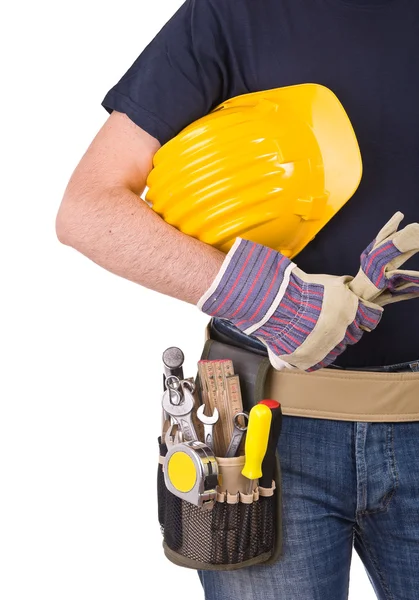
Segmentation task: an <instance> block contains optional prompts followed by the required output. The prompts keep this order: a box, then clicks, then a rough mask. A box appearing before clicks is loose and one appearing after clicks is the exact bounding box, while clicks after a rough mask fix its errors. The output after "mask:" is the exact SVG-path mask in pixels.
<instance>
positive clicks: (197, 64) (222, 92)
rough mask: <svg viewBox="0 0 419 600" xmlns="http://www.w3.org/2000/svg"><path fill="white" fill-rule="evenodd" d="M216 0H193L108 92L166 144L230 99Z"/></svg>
mask: <svg viewBox="0 0 419 600" xmlns="http://www.w3.org/2000/svg"><path fill="white" fill-rule="evenodd" d="M226 54H227V50H226V47H225V44H224V42H223V32H222V25H221V23H220V19H219V15H218V14H217V10H216V9H215V8H214V4H213V1H212V0H187V1H186V2H184V4H183V5H182V6H181V7H180V8H179V10H178V11H177V12H176V13H175V14H174V15H173V16H172V18H171V19H170V20H169V21H168V22H167V23H166V24H165V25H164V27H163V28H162V29H161V30H160V32H159V33H158V34H157V35H156V37H155V38H154V39H153V40H152V41H151V42H150V44H149V45H148V46H147V47H146V48H145V49H144V50H143V51H142V53H141V54H140V55H139V56H138V58H137V59H136V60H135V62H134V63H133V64H132V65H131V67H130V68H129V69H128V71H127V72H126V73H125V74H124V75H123V76H122V78H121V79H120V80H119V81H118V83H116V85H114V86H113V87H112V88H111V89H110V90H109V91H108V92H107V94H106V96H105V97H104V99H103V101H102V106H103V107H104V108H105V109H106V110H107V111H108V112H109V113H111V112H112V111H113V110H117V111H118V112H123V113H125V114H126V115H127V116H128V117H129V118H130V119H131V120H132V121H133V122H134V123H136V124H137V125H138V126H140V127H141V128H142V129H144V130H145V131H147V132H148V133H149V134H150V135H152V136H153V137H155V138H157V140H158V141H159V142H160V143H161V144H164V143H165V142H167V141H168V140H169V139H170V138H172V137H174V136H175V135H176V134H177V133H179V131H181V130H182V129H183V128H184V127H186V125H188V124H189V123H191V122H192V121H195V120H196V119H198V118H200V117H202V116H203V115H205V114H207V113H208V112H210V111H211V109H212V108H214V106H216V105H217V104H219V103H220V102H222V101H223V100H225V99H226V98H227V97H228V87H229V84H228V77H227V72H228V67H227V64H228V57H227V56H226Z"/></svg>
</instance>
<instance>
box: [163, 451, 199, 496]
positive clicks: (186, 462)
mask: <svg viewBox="0 0 419 600" xmlns="http://www.w3.org/2000/svg"><path fill="white" fill-rule="evenodd" d="M167 472H168V477H169V479H170V481H171V483H172V485H173V486H174V487H175V488H176V489H177V490H179V492H184V493H186V492H190V491H191V489H192V488H193V487H194V485H195V483H196V467H195V463H194V461H193V460H192V458H191V457H190V456H188V455H187V454H185V453H184V452H175V453H174V454H173V455H172V456H171V458H170V460H169V462H168V465H167Z"/></svg>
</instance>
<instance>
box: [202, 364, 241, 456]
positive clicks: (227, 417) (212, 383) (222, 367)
mask: <svg viewBox="0 0 419 600" xmlns="http://www.w3.org/2000/svg"><path fill="white" fill-rule="evenodd" d="M198 375H199V382H200V388H201V397H202V402H203V403H204V404H206V405H207V406H208V410H206V414H208V415H209V414H212V413H213V412H214V408H217V410H218V412H219V420H218V422H217V423H216V425H215V426H214V449H215V453H216V455H217V456H225V453H226V451H227V448H228V446H229V443H230V440H231V436H232V435H233V430H234V423H233V419H234V416H235V415H236V414H237V413H239V412H242V411H243V402H242V396H241V391H240V381H239V376H238V375H235V374H234V368H233V362H232V360H230V359H223V360H200V361H199V362H198Z"/></svg>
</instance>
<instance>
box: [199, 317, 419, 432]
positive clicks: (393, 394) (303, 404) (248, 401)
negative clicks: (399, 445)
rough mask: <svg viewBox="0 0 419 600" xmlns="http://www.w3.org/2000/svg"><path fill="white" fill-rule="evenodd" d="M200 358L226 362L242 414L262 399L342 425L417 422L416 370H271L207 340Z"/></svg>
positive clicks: (418, 382)
mask: <svg viewBox="0 0 419 600" xmlns="http://www.w3.org/2000/svg"><path fill="white" fill-rule="evenodd" d="M205 337H206V342H205V346H204V351H203V354H202V358H208V359H209V360H212V359H214V360H215V359H220V358H231V360H232V361H233V365H234V370H235V372H236V373H237V374H238V375H239V377H240V385H241V389H242V395H243V405H244V406H245V407H246V409H247V410H249V409H250V408H251V406H252V405H253V404H255V403H257V402H258V401H259V400H261V399H262V398H272V399H273V400H277V401H278V402H280V403H281V407H282V413H283V414H284V415H291V416H299V417H312V418H319V419H335V420H342V421H367V422H379V421H384V422H386V421H390V422H393V421H419V372H417V373H414V372H412V373H384V372H379V373H376V372H369V371H368V372H366V371H346V370H344V371H335V370H333V369H320V370H318V371H314V372H313V373H306V372H305V371H297V370H295V371H292V370H283V371H277V370H276V369H274V368H273V367H272V366H271V364H270V362H269V359H268V358H265V357H262V356H260V355H258V354H254V353H253V352H251V351H249V350H245V349H243V348H238V347H235V346H231V345H229V344H225V343H223V342H219V341H215V340H212V339H211V327H210V324H208V326H207V328H206V335H205Z"/></svg>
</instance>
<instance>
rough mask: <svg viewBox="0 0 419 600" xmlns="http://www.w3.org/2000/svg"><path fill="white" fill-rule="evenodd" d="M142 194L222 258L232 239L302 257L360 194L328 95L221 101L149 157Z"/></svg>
mask: <svg viewBox="0 0 419 600" xmlns="http://www.w3.org/2000/svg"><path fill="white" fill-rule="evenodd" d="M153 166H154V168H153V169H152V170H151V172H150V174H149V176H148V179H147V186H148V190H147V193H146V196H145V199H146V201H147V202H148V203H149V204H150V206H151V207H152V208H153V209H154V210H155V211H156V212H157V213H158V214H159V215H160V216H161V217H162V218H163V219H164V220H165V221H166V222H167V223H169V224H171V225H173V226H174V227H176V228H177V229H179V230H180V231H182V232H183V233H186V234H187V235H190V236H193V237H196V238H198V239H200V240H201V241H203V242H206V243H208V244H211V245H213V246H215V247H217V248H219V249H220V250H222V251H223V252H228V250H229V249H230V248H231V246H232V244H233V242H234V240H235V239H236V237H242V238H245V239H249V240H252V241H255V242H258V243H261V244H263V245H265V246H270V247H271V248H274V249H276V250H279V251H280V252H282V253H283V254H285V255H286V256H289V257H293V256H295V255H296V254H298V252H300V251H301V250H302V249H303V248H304V247H305V246H306V245H307V244H308V243H309V242H310V240H312V239H313V238H314V236H315V235H316V234H317V233H318V232H319V231H320V230H321V229H322V228H323V227H324V226H325V225H326V223H327V222H328V221H329V220H330V219H331V218H332V217H333V216H334V215H335V214H336V213H337V211H338V210H340V208H341V207H342V206H343V205H344V204H345V202H347V201H348V200H349V198H350V197H351V196H352V195H353V194H354V192H355V190H356V189H357V187H358V185H359V182H360V180H361V175H362V161H361V155H360V151H359V147H358V143H357V140H356V136H355V133H354V131H353V128H352V125H351V123H350V121H349V118H348V116H347V114H346V112H345V110H344V108H343V107H342V105H341V103H340V102H339V100H338V99H337V97H336V96H335V95H334V94H333V92H332V91H331V90H329V89H328V88H326V87H324V86H321V85H318V84H314V83H307V84H301V85H294V86H289V87H283V88H276V89H272V90H266V91H260V92H253V93H250V94H243V95H241V96H236V97H234V98H231V99H229V100H226V101H225V102H223V103H222V104H221V105H219V106H218V107H216V108H215V109H214V110H213V111H212V112H210V113H209V114H208V115H206V116H204V117H202V118H201V119H199V120H197V121H195V122H194V123H191V124H190V125H188V126H187V127H186V128H185V129H183V131H181V132H180V133H179V134H178V135H177V136H176V137H174V138H172V139H171V140H169V141H168V142H167V143H166V144H164V145H163V146H162V147H161V148H160V149H159V150H158V151H157V152H156V154H155V155H154V160H153Z"/></svg>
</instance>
